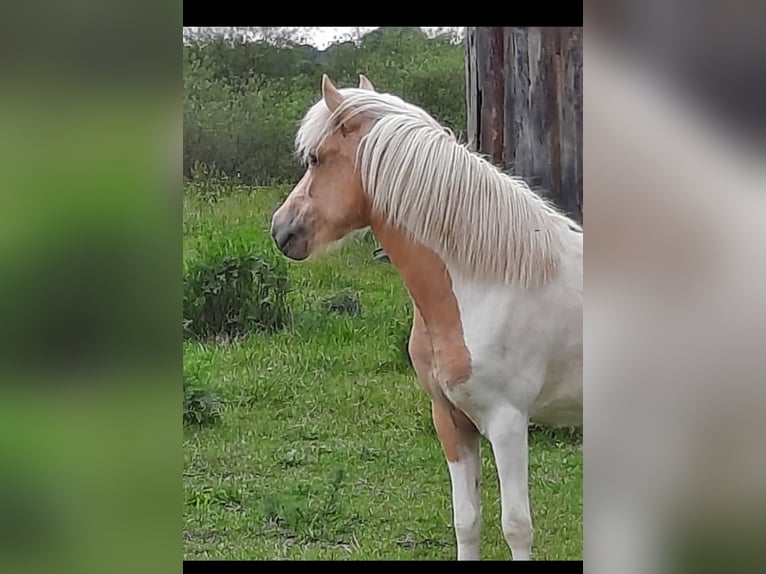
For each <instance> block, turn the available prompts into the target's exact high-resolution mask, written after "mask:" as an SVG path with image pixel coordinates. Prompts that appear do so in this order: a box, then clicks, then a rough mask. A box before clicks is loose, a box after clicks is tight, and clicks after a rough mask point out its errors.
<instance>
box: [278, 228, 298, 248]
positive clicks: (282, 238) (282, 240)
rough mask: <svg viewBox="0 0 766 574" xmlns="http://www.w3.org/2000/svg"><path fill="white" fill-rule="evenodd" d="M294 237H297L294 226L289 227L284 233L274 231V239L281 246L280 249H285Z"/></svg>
mask: <svg viewBox="0 0 766 574" xmlns="http://www.w3.org/2000/svg"><path fill="white" fill-rule="evenodd" d="M293 239H295V231H294V229H293V228H290V229H287V230H285V231H283V232H282V233H279V232H276V233H274V240H275V241H276V242H277V247H279V249H280V251H284V250H285V248H286V247H287V246H288V244H289V243H290V242H291V241H292V240H293Z"/></svg>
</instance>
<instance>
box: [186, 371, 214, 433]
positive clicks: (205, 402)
mask: <svg viewBox="0 0 766 574" xmlns="http://www.w3.org/2000/svg"><path fill="white" fill-rule="evenodd" d="M183 387H184V411H183V412H184V414H183V422H184V426H210V425H214V424H216V423H217V422H218V421H219V419H220V418H221V402H220V401H219V399H218V397H217V396H216V394H215V393H214V392H213V391H212V390H210V389H206V388H204V387H202V386H200V385H199V379H198V378H197V377H196V376H193V375H190V374H187V373H184V380H183Z"/></svg>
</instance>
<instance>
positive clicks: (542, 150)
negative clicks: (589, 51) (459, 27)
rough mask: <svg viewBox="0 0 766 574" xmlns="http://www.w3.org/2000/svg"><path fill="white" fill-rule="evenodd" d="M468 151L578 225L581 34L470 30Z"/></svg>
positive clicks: (573, 29) (580, 210)
mask: <svg viewBox="0 0 766 574" xmlns="http://www.w3.org/2000/svg"><path fill="white" fill-rule="evenodd" d="M465 42H466V103H467V106H468V108H467V120H468V126H467V135H468V143H469V145H470V146H471V148H472V149H473V150H474V151H478V152H480V153H482V154H486V155H487V156H488V157H489V158H491V160H492V162H493V163H495V164H496V165H498V166H502V167H503V168H504V169H505V170H506V171H509V172H512V173H513V174H514V175H518V176H521V177H524V178H525V179H526V180H527V181H528V182H529V184H530V186H531V187H532V188H533V189H534V190H535V191H537V192H538V193H540V194H541V195H544V196H546V197H548V198H550V199H551V200H552V201H553V202H555V203H556V204H557V205H558V206H559V207H561V208H562V209H563V210H565V211H566V212H567V213H569V215H571V216H573V217H574V218H575V219H577V220H578V221H580V222H582V216H583V179H582V27H564V28H535V27H469V28H467V29H466V34H465Z"/></svg>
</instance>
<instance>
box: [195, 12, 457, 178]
mask: <svg viewBox="0 0 766 574" xmlns="http://www.w3.org/2000/svg"><path fill="white" fill-rule="evenodd" d="M183 50H184V63H183V66H184V78H183V80H184V94H183V97H184V104H183V106H184V109H183V145H184V150H183V169H184V174H185V175H186V176H187V177H189V176H190V175H191V173H192V171H193V169H194V165H195V163H197V162H201V163H204V164H207V165H210V166H212V165H215V166H217V169H219V170H220V171H221V172H222V173H224V174H227V175H228V176H237V177H240V178H241V181H242V182H243V183H245V184H248V185H274V184H279V183H294V182H296V181H297V180H298V179H300V177H301V175H302V174H303V167H302V166H301V165H300V163H299V162H298V161H297V159H296V158H295V155H294V148H293V140H294V137H295V132H296V130H297V128H298V123H299V121H300V119H301V117H302V116H303V115H304V114H305V113H306V111H307V110H308V108H309V106H311V105H312V104H314V103H315V102H316V101H318V99H319V98H320V82H321V78H322V74H323V73H327V74H328V75H329V76H330V77H331V78H332V79H333V81H334V82H335V83H336V84H337V85H338V86H339V87H347V86H352V85H353V86H355V85H357V84H358V82H359V76H358V74H359V73H364V74H366V75H367V77H369V78H370V80H372V82H373V84H375V86H376V88H377V89H378V90H381V91H386V92H393V93H396V94H398V95H400V96H402V97H404V98H405V99H408V100H410V101H412V102H413V103H415V104H418V105H420V106H422V107H423V108H425V109H426V110H427V111H429V112H430V113H431V114H433V115H434V116H435V117H436V118H437V119H438V120H439V121H441V122H443V123H444V124H445V125H446V126H448V127H450V128H451V129H452V130H453V131H454V132H455V133H456V135H458V136H461V135H462V134H463V133H464V132H465V125H466V119H465V108H466V106H465V50H464V47H463V46H462V45H454V44H450V43H449V42H448V41H447V40H446V39H444V38H431V39H429V38H428V37H426V36H425V35H424V34H423V33H422V32H420V31H419V30H417V29H416V28H397V27H386V28H380V29H378V30H376V31H374V32H371V33H369V34H367V35H366V36H364V38H363V39H362V41H361V42H360V43H359V45H355V44H354V43H353V42H343V43H337V44H333V45H331V46H330V47H328V48H327V49H326V50H322V51H320V50H317V49H315V48H313V47H311V46H306V45H302V44H296V43H292V44H291V43H290V42H285V43H283V44H281V45H279V46H274V45H269V44H266V43H259V42H239V41H234V42H227V41H222V40H216V41H211V42H195V43H190V44H187V45H185V46H184V49H183Z"/></svg>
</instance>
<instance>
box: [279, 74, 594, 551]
mask: <svg viewBox="0 0 766 574" xmlns="http://www.w3.org/2000/svg"><path fill="white" fill-rule="evenodd" d="M295 153H296V155H298V156H299V158H300V159H301V160H302V161H303V162H304V164H305V166H306V171H305V173H304V175H303V177H302V178H301V179H300V181H299V182H298V183H297V184H296V185H295V187H294V188H293V190H292V191H291V192H290V194H289V195H288V196H287V198H286V199H285V200H284V202H283V203H282V204H281V205H280V206H279V207H278V208H277V209H276V211H275V212H274V213H273V216H272V220H271V229H270V231H271V235H272V238H273V240H274V242H275V245H276V248H278V249H279V251H281V253H282V254H283V255H284V256H285V257H287V258H289V259H291V260H294V261H302V260H305V259H307V258H308V257H309V256H311V255H312V254H314V253H320V252H322V251H324V250H326V248H328V247H329V246H332V245H336V244H338V243H339V242H340V241H341V240H342V239H343V238H344V237H346V236H347V235H348V234H350V233H352V232H355V231H358V230H360V229H364V228H367V227H369V228H370V229H371V230H372V232H373V233H374V235H375V237H376V239H377V240H378V242H379V243H380V245H381V246H382V248H383V249H384V250H385V253H386V254H387V255H388V256H389V259H390V261H391V263H392V264H393V265H394V266H395V267H396V269H397V271H398V274H399V276H400V277H401V279H402V280H403V282H404V284H405V286H406V288H407V291H408V293H409V296H410V298H411V301H412V308H413V321H412V328H411V332H410V338H409V344H408V351H409V354H410V358H411V361H412V364H413V367H414V370H415V374H416V376H417V379H418V380H419V382H420V384H421V385H422V386H423V387H424V389H425V391H426V392H427V393H428V395H429V397H430V402H431V412H432V419H433V424H434V426H435V430H436V434H437V435H438V437H439V440H440V442H441V446H442V449H443V452H444V455H445V458H446V461H447V467H448V469H449V476H450V482H451V487H452V493H451V494H452V514H453V525H454V532H455V538H456V543H457V560H479V559H480V558H479V546H480V531H481V524H482V516H481V513H482V509H481V504H480V480H479V479H480V474H481V462H480V450H479V448H480V439H481V437H482V436H483V437H485V438H486V439H487V440H488V441H489V443H490V444H491V447H492V451H493V455H494V458H495V461H496V466H497V472H498V475H499V482H500V493H501V500H500V503H501V521H502V530H503V534H504V537H505V539H506V542H507V544H508V547H509V549H510V553H511V557H512V559H513V560H531V559H532V557H531V554H532V542H533V526H532V518H531V512H530V501H529V484H528V483H529V475H528V472H529V471H528V459H529V452H528V430H529V425H530V423H538V424H543V425H549V426H570V427H582V305H583V298H582V282H583V279H582V257H583V230H582V226H581V225H580V224H578V223H577V222H576V221H574V220H573V219H571V218H570V217H568V216H567V215H566V214H564V213H563V212H562V211H560V210H558V209H557V208H556V207H555V206H553V205H552V204H551V203H550V202H549V201H547V200H546V199H544V198H543V197H542V196H541V195H539V194H537V193H535V192H534V191H532V190H531V188H530V187H529V185H527V184H526V183H525V182H524V180H523V179H521V178H518V177H515V176H511V175H509V174H507V173H505V172H503V171H502V170H500V169H499V168H497V167H496V166H494V165H493V164H492V163H490V162H489V161H488V160H487V159H486V158H485V157H484V156H482V155H481V154H478V153H475V152H473V151H471V150H470V149H469V148H468V147H467V146H466V145H463V144H461V143H459V142H458V141H457V138H456V137H455V134H454V132H452V131H451V130H450V129H449V128H446V127H444V126H442V125H441V124H440V123H439V122H438V121H437V120H436V119H434V118H433V117H432V116H431V115H430V114H428V113H427V112H426V111H425V110H424V109H422V108H420V107H418V106H416V105H414V104H411V103H409V102H406V101H404V100H403V99H402V98H400V97H399V96H397V95H394V94H390V93H384V92H378V91H376V90H375V88H374V86H373V85H372V82H370V80H369V79H368V78H367V77H365V76H364V75H360V76H359V86H358V87H356V88H343V89H339V88H337V87H336V86H335V85H334V84H333V82H332V81H331V80H330V78H329V77H328V76H327V75H324V76H323V77H322V97H321V98H320V99H319V100H318V101H317V102H316V103H315V104H314V105H313V106H312V107H310V108H309V110H308V111H307V112H306V114H305V115H304V117H303V119H302V120H301V121H300V125H299V126H298V129H297V133H296V136H295Z"/></svg>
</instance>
